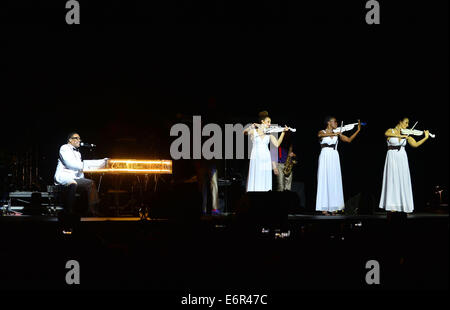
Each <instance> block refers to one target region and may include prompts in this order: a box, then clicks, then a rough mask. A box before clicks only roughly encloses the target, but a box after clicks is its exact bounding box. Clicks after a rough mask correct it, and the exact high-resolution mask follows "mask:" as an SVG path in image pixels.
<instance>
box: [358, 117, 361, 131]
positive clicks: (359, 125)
mask: <svg viewBox="0 0 450 310" xmlns="http://www.w3.org/2000/svg"><path fill="white" fill-rule="evenodd" d="M359 130H361V120H360V119H359V120H358V131H359Z"/></svg>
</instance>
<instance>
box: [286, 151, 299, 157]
mask: <svg viewBox="0 0 450 310" xmlns="http://www.w3.org/2000/svg"><path fill="white" fill-rule="evenodd" d="M288 156H289V157H295V156H297V155H295V154H294V152H290V153H289V155H288Z"/></svg>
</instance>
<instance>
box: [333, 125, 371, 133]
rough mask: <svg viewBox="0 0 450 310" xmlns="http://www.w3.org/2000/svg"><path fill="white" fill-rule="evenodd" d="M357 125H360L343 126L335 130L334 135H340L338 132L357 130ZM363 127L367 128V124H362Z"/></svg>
mask: <svg viewBox="0 0 450 310" xmlns="http://www.w3.org/2000/svg"><path fill="white" fill-rule="evenodd" d="M356 125H358V123H353V124H347V125H345V126H341V127H339V128H336V129H333V132H334V133H338V132H344V131H349V130H353V128H355V126H356ZM361 125H362V126H365V125H366V123H361Z"/></svg>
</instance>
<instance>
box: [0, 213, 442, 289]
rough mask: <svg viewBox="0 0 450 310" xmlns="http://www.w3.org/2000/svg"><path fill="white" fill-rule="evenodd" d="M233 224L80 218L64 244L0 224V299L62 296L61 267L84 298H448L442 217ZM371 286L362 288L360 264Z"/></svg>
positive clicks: (242, 220) (19, 225)
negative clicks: (75, 273) (374, 269)
mask: <svg viewBox="0 0 450 310" xmlns="http://www.w3.org/2000/svg"><path fill="white" fill-rule="evenodd" d="M278 220H279V219H272V221H267V219H264V218H258V217H257V218H256V219H252V218H248V217H245V216H244V217H241V216H239V215H237V214H235V215H232V214H229V215H224V216H204V217H198V218H190V219H189V220H186V219H180V218H175V219H174V218H171V219H150V220H140V219H139V218H137V217H84V218H82V219H81V222H80V223H78V224H77V225H76V226H75V227H74V230H73V234H71V235H64V234H62V232H61V226H60V223H59V222H58V221H57V218H56V217H51V216H1V217H0V236H2V239H1V242H0V243H1V251H0V266H3V268H0V289H1V290H2V291H8V290H12V291H17V290H23V289H26V290H39V291H42V290H49V289H50V290H54V289H57V290H70V289H73V287H71V286H70V285H67V284H66V282H65V280H64V279H65V275H66V272H67V270H66V269H65V264H66V263H67V261H69V260H76V261H78V262H79V263H80V266H81V270H82V271H81V274H82V276H81V279H82V280H81V285H80V287H79V288H78V289H81V290H83V289H86V290H105V289H108V290H150V291H154V290H157V291H173V290H176V291H181V292H185V291H187V290H219V291H223V290H234V291H239V292H244V291H247V292H253V293H254V292H256V291H258V292H261V291H267V290H276V291H284V290H287V291H291V292H292V291H302V290H307V291H316V292H325V291H335V290H336V289H337V290H347V289H349V290H362V291H373V290H378V291H380V290H389V291H392V290H405V289H414V290H430V289H431V290H443V289H448V271H449V268H448V267H449V266H448V265H449V251H448V250H449V247H448V244H449V238H448V237H449V225H448V224H449V221H448V214H435V213H416V214H410V215H407V217H406V220H405V219H404V218H403V219H400V220H399V221H394V220H392V219H388V217H387V216H386V214H375V215H359V216H355V215H352V216H348V215H337V216H324V215H313V214H309V215H308V214H292V215H289V216H288V217H287V221H281V222H280V221H278ZM370 260H376V261H378V262H379V264H380V266H381V279H382V280H381V284H380V285H379V286H376V287H375V286H370V285H367V283H366V282H365V276H366V273H367V270H366V267H365V266H366V263H367V262H368V261H370Z"/></svg>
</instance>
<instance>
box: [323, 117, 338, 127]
mask: <svg viewBox="0 0 450 310" xmlns="http://www.w3.org/2000/svg"><path fill="white" fill-rule="evenodd" d="M333 118H336V117H334V116H330V115H328V116H326V117H325V119H324V124H325V126H328V122H329V121H331V120H332V119H333Z"/></svg>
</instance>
